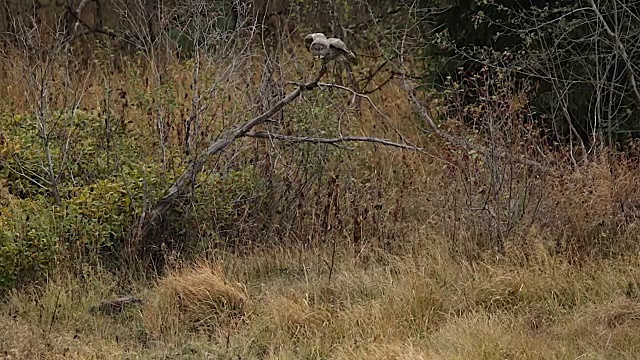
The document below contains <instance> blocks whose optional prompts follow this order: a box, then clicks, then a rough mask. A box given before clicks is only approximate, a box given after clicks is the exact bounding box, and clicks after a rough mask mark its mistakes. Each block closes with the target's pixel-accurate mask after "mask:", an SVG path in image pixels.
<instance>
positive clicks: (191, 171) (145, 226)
mask: <svg viewBox="0 0 640 360" xmlns="http://www.w3.org/2000/svg"><path fill="white" fill-rule="evenodd" d="M325 73H326V72H325V71H324V70H321V71H320V73H319V74H318V76H317V77H316V78H315V79H314V80H312V81H309V82H306V83H298V84H296V89H295V90H293V91H292V92H290V93H289V94H287V95H286V96H285V97H284V98H283V99H281V100H280V101H278V102H277V103H276V104H275V105H273V106H272V107H271V108H270V109H269V110H267V111H265V112H264V113H262V114H260V115H259V116H256V117H254V118H252V119H250V120H248V121H246V122H244V123H243V124H242V125H241V126H239V127H237V128H236V129H233V130H230V131H228V132H226V133H224V134H222V135H221V136H219V137H218V138H217V140H215V141H213V142H211V144H210V145H209V146H208V147H207V148H206V149H205V150H204V151H203V152H202V153H200V154H199V155H198V156H197V157H196V158H195V160H194V161H193V162H192V163H191V164H190V166H189V167H188V168H187V169H186V170H185V171H184V172H183V173H182V174H181V175H180V176H179V177H178V179H177V180H176V181H175V182H174V183H173V184H172V185H171V187H169V189H168V190H167V191H166V192H165V194H164V196H163V197H162V198H161V199H160V200H159V201H158V202H157V203H155V205H154V206H153V207H152V208H151V209H150V210H148V211H146V210H145V211H144V212H143V214H142V216H141V218H140V221H139V223H138V228H137V232H138V233H137V238H143V237H145V236H146V235H147V234H149V232H150V231H151V230H152V229H153V228H154V227H155V226H157V225H159V224H160V223H161V222H162V221H163V219H164V218H165V215H166V214H167V212H168V211H169V210H170V209H171V208H172V206H174V205H175V203H176V201H177V199H178V198H179V197H180V196H181V195H183V194H186V193H187V192H188V190H189V188H190V185H191V184H192V183H193V181H195V178H196V176H197V175H198V174H199V173H200V172H201V171H202V170H203V167H204V164H205V163H206V162H207V160H209V159H210V158H211V157H212V156H213V155H215V154H218V153H220V152H221V151H224V150H225V149H226V148H228V147H229V146H230V145H231V144H233V143H234V142H235V141H236V140H238V139H240V138H243V137H253V138H264V139H276V140H282V141H288V142H294V143H296V142H311V143H316V144H332V145H336V144H339V143H345V142H368V143H377V144H381V145H384V146H391V147H395V148H400V149H406V150H413V151H420V152H424V150H423V149H421V148H419V147H416V146H413V145H409V144H402V143H396V142H393V141H391V140H387V139H380V138H375V137H362V136H343V137H339V138H312V137H296V136H284V135H279V134H272V133H269V132H263V131H252V130H253V129H254V128H255V127H256V126H258V125H261V124H263V123H265V122H266V121H268V120H269V119H271V117H272V116H274V115H276V114H277V113H278V112H279V111H281V110H282V109H283V108H284V107H286V106H288V105H290V104H291V103H292V102H294V101H295V100H296V99H297V98H298V97H299V96H300V95H301V94H302V93H303V92H305V91H312V90H314V89H317V88H318V87H319V86H331V84H323V83H320V82H319V81H320V79H321V78H322V76H323V75H325ZM363 96H366V95H363Z"/></svg>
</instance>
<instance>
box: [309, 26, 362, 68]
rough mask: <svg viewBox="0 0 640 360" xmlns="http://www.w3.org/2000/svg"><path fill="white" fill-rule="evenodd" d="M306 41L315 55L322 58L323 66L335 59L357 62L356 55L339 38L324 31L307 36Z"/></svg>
mask: <svg viewBox="0 0 640 360" xmlns="http://www.w3.org/2000/svg"><path fill="white" fill-rule="evenodd" d="M304 42H305V44H306V45H307V49H309V51H310V52H311V54H313V56H314V57H317V58H320V59H322V65H323V66H326V64H327V63H328V62H329V61H331V60H335V59H338V60H346V61H348V62H349V63H352V64H355V63H356V62H357V58H356V55H355V54H354V53H353V52H351V51H350V50H349V49H348V48H347V46H346V45H345V44H344V42H343V41H342V40H340V39H338V38H327V37H326V36H325V35H324V34H323V33H313V34H309V35H307V36H305V38H304Z"/></svg>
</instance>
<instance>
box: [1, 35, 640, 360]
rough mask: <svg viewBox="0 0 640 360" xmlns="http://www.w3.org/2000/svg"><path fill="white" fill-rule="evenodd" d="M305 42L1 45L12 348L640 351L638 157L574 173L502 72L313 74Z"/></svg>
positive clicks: (217, 354)
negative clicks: (430, 79)
mask: <svg viewBox="0 0 640 360" xmlns="http://www.w3.org/2000/svg"><path fill="white" fill-rule="evenodd" d="M16 31H17V30H16ZM296 31H298V32H301V30H295V29H294V31H293V33H294V34H295V36H294V37H291V39H289V40H283V39H280V40H279V41H280V42H281V43H280V44H279V45H278V46H277V47H276V48H275V50H274V49H271V48H270V49H269V50H268V51H267V50H266V46H265V43H266V42H265V41H260V40H264V39H259V38H248V39H247V38H245V37H244V36H246V34H234V36H236V37H237V38H236V40H237V41H238V43H237V44H236V45H238V44H240V45H242V46H240V45H238V46H237V47H235V46H236V45H230V44H231V43H232V42H231V41H227V40H224V41H220V42H216V41H214V42H213V44H212V47H211V48H210V49H209V48H208V49H207V50H206V51H205V50H204V47H203V49H201V50H202V51H203V53H202V54H200V53H198V52H196V54H195V56H193V57H187V59H183V58H181V57H180V56H177V55H176V53H175V52H173V49H171V51H170V50H169V49H168V48H165V47H163V46H164V45H162V44H160V45H158V44H157V43H156V44H154V45H153V46H156V47H152V48H151V50H152V51H151V52H148V53H145V51H146V50H150V49H146V50H145V49H139V52H140V53H139V54H138V55H135V54H128V55H126V56H125V55H123V54H121V53H119V52H116V51H115V50H114V48H113V47H112V46H113V43H111V42H109V41H105V42H104V43H100V44H98V45H95V46H96V47H95V49H92V50H95V51H92V52H91V53H90V55H88V56H89V57H88V58H84V57H83V56H84V53H82V54H83V56H80V55H79V54H80V53H79V52H78V51H79V50H78V48H81V47H80V46H78V47H74V46H70V47H55V46H54V48H55V49H57V51H58V52H57V53H56V56H52V57H50V58H47V59H46V61H43V60H42V58H41V57H39V56H38V54H39V53H38V51H42V52H43V53H44V54H46V53H47V52H48V51H51V47H50V43H48V42H46V41H43V40H42V39H39V38H38V37H37V36H34V37H33V38H28V39H29V41H26V40H25V39H27V38H23V40H24V41H23V42H22V43H20V42H19V43H13V46H12V47H9V48H8V50H6V51H5V52H3V53H2V57H1V58H0V61H1V63H0V65H2V73H0V76H2V77H1V79H0V81H1V84H2V85H3V86H0V174H2V176H3V177H4V179H2V181H0V288H1V289H2V291H3V292H2V299H1V301H2V302H1V303H0V357H2V358H9V359H62V358H72V359H74V358H75V359H85V358H117V359H121V358H194V359H196V358H197V359H201V358H216V359H218V358H221V359H226V358H228V359H238V358H240V359H264V358H278V359H289V358H292V359H299V358H313V359H319V358H331V359H333V358H336V359H353V358H355V359H505V358H506V359H521V358H522V359H539V358H552V359H576V358H594V359H608V358H623V359H635V358H637V357H638V355H637V354H638V353H640V346H639V345H638V344H640V335H639V334H640V331H639V330H640V315H639V314H640V313H639V312H640V302H639V296H640V266H639V265H640V259H639V258H638V254H639V251H640V246H639V244H640V232H638V226H639V225H640V190H639V188H638V184H639V183H640V170H639V169H638V166H637V162H638V158H637V155H636V157H634V153H633V149H631V150H629V151H628V152H625V153H621V152H617V151H615V150H614V149H612V148H610V147H607V146H606V145H605V144H600V143H598V144H595V145H594V146H593V147H592V148H591V149H590V151H589V153H588V154H585V159H584V161H580V162H577V161H575V160H574V159H572V156H573V152H572V151H571V150H568V149H565V148H564V146H565V145H563V144H550V143H549V141H548V139H547V138H545V137H544V135H543V134H542V132H541V131H539V129H537V128H536V127H535V126H533V125H532V123H533V122H534V120H532V119H533V118H534V111H533V110H532V108H531V104H530V96H531V92H532V91H533V90H532V87H531V86H529V84H525V83H523V82H522V81H521V80H520V79H516V78H514V77H511V76H510V74H508V73H501V72H497V71H496V72H493V71H490V70H489V69H488V68H484V69H483V70H482V71H481V72H480V73H481V74H482V75H481V78H475V79H467V80H466V81H468V82H467V83H466V84H460V83H456V82H453V81H452V82H451V83H450V84H449V86H448V87H447V88H446V89H445V90H444V91H442V92H438V93H435V92H434V93H427V92H419V91H417V90H416V88H415V85H416V84H415V83H414V81H416V79H414V78H412V77H410V76H409V74H408V72H407V70H408V69H412V68H413V67H416V66H417V65H413V64H412V66H413V67H408V66H407V64H409V63H410V62H411V61H413V60H412V59H404V60H403V61H404V63H398V64H396V65H397V68H391V69H389V70H388V71H386V72H380V73H377V72H376V71H375V69H376V68H378V67H380V68H382V67H384V66H387V65H386V63H385V65H384V66H380V62H378V61H377V59H376V58H375V57H373V56H372V57H371V58H365V60H364V63H363V64H361V67H356V68H354V69H350V70H349V69H341V68H340V67H339V66H336V67H335V68H334V69H332V70H331V71H330V74H329V76H327V77H326V78H325V79H324V80H323V81H326V84H322V83H318V82H317V81H315V82H314V78H315V77H316V76H317V72H316V71H315V70H313V63H312V60H311V59H310V58H309V57H308V56H307V53H306V52H305V50H304V49H301V46H302V44H301V42H302V37H300V36H298V35H300V34H297V33H296ZM29 34H31V35H33V33H29ZM23 35H25V36H26V35H28V34H23ZM296 36H297V37H296ZM296 39H297V40H296ZM243 41H246V42H243ZM234 44H235V43H234ZM174 45H175V44H174ZM222 45H224V46H228V47H225V48H224V49H225V51H226V50H229V54H230V55H228V56H227V55H224V56H223V55H221V52H216V51H217V50H215V47H216V46H222ZM245 45H246V47H244V46H245ZM158 48H159V49H158ZM212 49H213V50H212ZM293 49H298V51H290V50H293ZM36 50H38V51H36ZM158 50H162V51H159V53H160V54H164V55H158ZM375 50H376V49H368V48H364V49H362V51H360V52H359V53H363V52H367V51H371V52H372V53H373V52H374V51H375ZM165 51H166V52H165ZM198 51H200V50H198ZM211 52H213V54H214V55H218V56H217V57H216V56H212V55H211ZM25 53H29V54H31V55H32V56H31V57H25V56H23V55H24V54H25ZM63 55H64V56H63ZM70 55H74V56H70ZM116 55H117V56H116ZM121 55H122V57H121ZM403 56H404V55H403ZM88 59H89V60H90V61H88ZM276 60H277V61H276ZM388 62H390V61H388ZM274 64H275V65H274ZM388 66H389V67H391V66H392V65H388ZM403 66H404V67H403ZM34 69H35V70H34ZM400 70H402V71H400ZM343 71H344V73H343ZM389 74H392V75H391V76H392V78H389ZM25 79H31V81H26V80H25ZM353 79H355V80H354V81H355V82H354V83H355V84H356V85H358V86H361V89H360V92H356V91H355V90H351V89H352V87H354V86H352V85H353V84H354V83H352V84H349V82H350V81H351V80H353ZM359 80H360V81H359ZM309 81H311V82H310V83H308V84H312V85H307V86H306V87H305V86H304V85H303V87H304V88H305V91H302V90H296V89H301V87H300V85H299V84H300V83H302V84H304V83H307V82H309ZM290 82H292V83H290ZM345 84H347V85H345ZM462 85H464V86H462ZM365 93H366V94H367V95H364V94H365ZM470 93H473V94H475V95H477V99H476V100H477V101H475V102H471V103H469V102H467V101H466V100H465V96H468V95H469V94H470ZM25 94H30V96H31V98H29V97H25ZM43 94H45V95H47V96H43ZM286 94H296V95H295V97H292V98H291V99H289V101H287V102H284V103H283V102H282V99H283V98H284V97H285V96H286ZM34 99H35V100H34ZM261 114H267V115H264V116H262V117H261ZM251 119H260V121H259V122H257V123H255V124H254V125H255V129H247V131H244V132H243V131H240V130H242V129H243V128H242V126H243V124H246V122H247V121H249V120H251ZM469 119H472V120H473V121H469ZM239 129H240V130H239ZM248 130H252V131H251V132H248ZM247 135H249V136H247ZM372 138H375V139H376V141H373V142H372V141H370V140H371V139H372ZM221 139H222V140H221ZM313 139H315V140H313ZM323 139H324V140H323ZM332 139H333V140H332ZM336 139H337V140H336ZM367 139H368V140H367ZM334 140H336V141H334ZM347 140H349V141H347ZM352 140H356V141H352ZM362 140H366V141H362ZM377 140H380V141H377ZM220 141H226V142H225V146H224V150H225V151H215V152H209V150H207V149H211V146H212V145H215V144H218V143H219V142H220ZM389 144H391V145H393V146H387V145H389ZM566 146H571V144H566ZM220 150H222V149H220ZM49 158H50V160H51V161H48V159H49ZM194 164H197V165H194ZM180 179H182V180H183V182H182V183H181V185H180V186H181V187H180V188H179V191H178V190H176V186H177V185H176V184H177V181H178V183H179V181H180ZM53 185H56V186H53ZM174 190H176V191H174ZM54 193H57V195H55V194H54ZM167 197H170V198H171V201H170V202H166V201H165V200H166V199H167ZM163 201H164V202H163ZM165 205H166V207H164V206H165ZM158 206H161V207H163V212H162V213H161V214H160V215H158V216H156V218H155V219H154V221H152V222H149V223H147V222H145V217H146V216H149V215H148V214H152V213H153V211H154V209H157V208H158ZM146 219H148V218H146ZM145 227H148V229H144V228H145ZM143 230H148V231H143ZM127 295H132V296H134V297H135V298H136V299H142V300H143V301H140V302H138V301H136V302H135V303H132V304H131V305H129V306H127V307H123V308H122V309H119V311H112V312H101V311H92V309H96V308H99V306H100V304H101V303H103V302H104V301H105V300H108V299H114V298H121V297H123V296H127Z"/></svg>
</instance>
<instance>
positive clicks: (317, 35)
mask: <svg viewBox="0 0 640 360" xmlns="http://www.w3.org/2000/svg"><path fill="white" fill-rule="evenodd" d="M319 38H326V36H324V34H323V33H313V34H309V35H307V36H305V37H304V44H305V45H306V46H307V50H308V49H309V47H310V46H311V44H312V43H313V42H314V41H315V40H316V39H319Z"/></svg>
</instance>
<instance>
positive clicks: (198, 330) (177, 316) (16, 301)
mask: <svg viewBox="0 0 640 360" xmlns="http://www.w3.org/2000/svg"><path fill="white" fill-rule="evenodd" d="M426 233H428V230H426V229H425V234H423V235H424V237H422V238H421V239H415V240H414V241H415V242H414V243H413V244H412V249H411V250H410V251H406V252H402V253H399V254H397V255H395V256H392V255H390V254H388V253H386V252H385V251H383V250H381V249H378V248H376V247H375V246H374V245H371V246H368V247H366V248H353V249H350V251H340V253H339V254H338V255H337V257H336V259H335V264H334V268H333V271H332V275H331V278H329V274H330V268H329V264H328V262H327V260H329V259H328V257H329V252H328V251H326V250H323V249H315V250H305V251H301V252H292V251H290V250H285V249H282V250H269V251H265V252H262V253H258V254H254V255H252V256H248V257H240V256H232V255H225V254H218V256H213V257H212V258H211V259H209V260H206V261H204V260H203V261H200V262H199V263H198V264H197V265H192V266H186V267H183V268H180V269H175V270H172V271H171V272H170V273H169V274H167V275H165V276H163V277H162V278H161V279H159V280H158V281H153V282H149V283H148V285H146V286H145V285H142V283H141V282H133V283H131V284H130V285H128V286H126V287H123V286H122V285H119V284H121V283H122V279H116V278H114V277H113V276H112V275H108V274H106V273H102V272H100V271H97V272H90V273H87V274H85V276H84V279H85V280H82V279H78V278H76V277H65V276H60V277H58V278H56V279H50V281H49V282H48V283H47V284H46V285H44V286H43V287H42V288H37V289H32V290H30V291H17V292H14V293H12V294H11V295H10V296H9V297H8V299H7V300H6V302H5V303H4V305H3V307H2V310H1V312H0V334H1V335H2V336H0V339H2V340H0V349H1V351H2V353H1V354H2V356H3V357H5V358H9V359H62V358H70V359H87V358H95V359H103V358H119V359H122V358H127V359H128V358H131V359H134V358H135V359H138V358H142V359H147V358H162V359H184V358H193V359H202V358H211V359H265V358H267V359H323V358H324V359H349V358H350V359H354V358H355V359H635V358H637V356H638V354H639V353H640V332H639V331H638V330H639V328H640V315H639V314H640V303H639V302H638V297H639V296H640V287H639V286H638V284H640V266H639V265H640V262H639V259H638V258H637V257H630V258H628V259H620V260H616V261H598V262H592V263H589V264H587V265H584V266H580V267H575V266H572V265H569V264H568V263H566V262H563V261H560V260H557V259H554V258H552V257H549V256H548V255H547V254H544V253H540V254H538V256H537V258H536V259H535V260H532V261H529V262H528V263H526V264H515V263H513V262H511V261H509V260H508V259H500V258H498V259H486V260H484V261H479V262H476V263H474V264H470V263H466V262H461V261H456V260H454V259H451V258H450V257H448V256H447V255H446V254H444V253H442V252H440V250H441V249H442V244H440V241H439V239H437V238H432V237H430V236H428V235H427V234H426ZM125 289H127V294H134V295H136V296H138V297H140V298H142V299H144V300H145V304H143V305H140V306H135V307H132V308H130V309H126V310H125V311H123V312H122V313H118V314H110V315H105V314H100V313H95V311H93V312H92V311H91V308H92V307H94V306H96V305H97V304H98V303H99V302H100V301H101V300H103V299H109V298H112V297H113V296H117V295H123V294H122V292H123V291H125Z"/></svg>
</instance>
